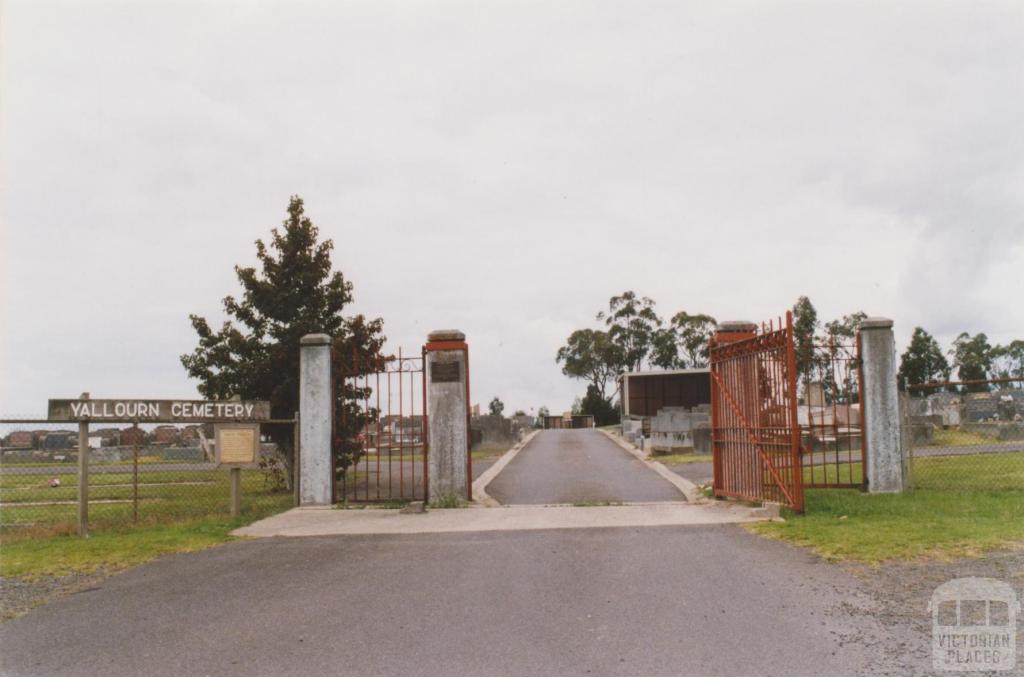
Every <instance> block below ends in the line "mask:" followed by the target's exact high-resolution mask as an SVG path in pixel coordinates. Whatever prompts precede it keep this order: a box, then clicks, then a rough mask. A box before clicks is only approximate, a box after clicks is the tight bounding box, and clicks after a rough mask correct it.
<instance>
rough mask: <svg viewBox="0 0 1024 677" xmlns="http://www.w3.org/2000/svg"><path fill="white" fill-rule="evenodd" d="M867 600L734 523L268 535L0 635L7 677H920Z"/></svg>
mask: <svg viewBox="0 0 1024 677" xmlns="http://www.w3.org/2000/svg"><path fill="white" fill-rule="evenodd" d="M579 509H580V510H589V509H593V508H579ZM494 510H500V508H494ZM869 606H870V601H869V599H868V598H867V597H866V596H865V595H864V593H863V592H862V591H861V590H860V589H859V587H858V583H857V581H856V580H855V579H853V578H852V577H850V576H849V575H848V574H846V573H845V572H844V570H842V569H840V568H838V567H835V566H833V565H830V564H827V563H825V562H823V561H820V560H818V559H817V558H814V557H812V556H810V555H808V554H807V553H806V552H803V551H800V550H798V549H795V548H791V547H789V546H786V545H784V544H781V543H777V542H774V541H768V540H764V539H760V538H758V537H756V536H753V535H751V534H747V533H746V532H744V531H743V530H742V529H741V528H739V527H736V526H714V527H647V528H612V529H604V528H600V529H572V530H550V531H513V532H500V533H498V532H481V533H470V534H422V535H420V534H417V535H403V536H334V537H310V538H276V539H260V540H255V541H239V542H235V543H231V544H228V545H225V546H222V547H218V548H214V549H211V550H206V551H203V552H199V553H191V554H185V555H176V556H172V557H167V558H164V559H161V560H158V561H156V562H153V563H151V564H149V565H145V566H142V567H139V568H136V569H133V570H131V571H128V572H126V573H123V574H120V575H117V576H114V577H112V578H110V579H107V580H106V581H104V582H102V583H101V584H100V585H99V587H98V588H96V589H93V590H91V591H84V592H81V593H78V594H75V595H71V596H69V597H65V598H63V599H60V600H58V601H56V602H53V603H51V604H49V605H47V606H44V607H41V608H39V609H36V610H34V611H32V612H30V613H29V614H27V615H25V616H22V617H21V618H17V619H14V620H11V621H7V622H5V623H3V624H0V647H2V652H0V673H2V674H4V675H47V676H52V677H58V676H61V675H80V676H84V677H87V676H90V675H98V676H102V677H109V676H110V675H147V677H159V676H162V675H278V676H288V675H301V676H303V677H305V676H308V675H410V676H415V675H430V676H434V675H474V676H480V677H487V676H489V675H501V676H503V677H504V676H515V675H558V676H561V675H588V674H589V675H644V676H647V677H657V676H660V675H702V676H708V677H710V676H714V675H787V676H799V675H815V676H817V675H823V674H825V675H829V674H832V675H851V674H872V673H881V672H882V671H885V670H888V671H889V672H890V674H908V673H909V672H910V670H909V669H908V664H907V661H909V660H910V659H909V658H907V657H906V656H904V655H903V654H905V653H906V652H908V651H911V650H915V647H916V648H917V649H916V650H919V647H927V646H928V645H927V638H926V637H922V636H917V635H910V634H908V633H910V632H911V631H910V630H909V629H905V628H902V627H899V626H897V627H883V626H880V625H879V624H878V622H877V621H875V620H874V619H873V618H872V616H871V615H870V613H869ZM922 613H924V612H922ZM901 644H902V646H901ZM908 647H909V648H908ZM890 652H895V653H890ZM901 652H902V653H901ZM914 660H919V659H914Z"/></svg>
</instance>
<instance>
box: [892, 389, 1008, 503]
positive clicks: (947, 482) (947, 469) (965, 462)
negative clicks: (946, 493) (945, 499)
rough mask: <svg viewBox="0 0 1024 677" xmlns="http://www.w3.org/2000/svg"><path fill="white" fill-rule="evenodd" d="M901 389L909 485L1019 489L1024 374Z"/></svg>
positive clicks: (967, 489)
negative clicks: (905, 397)
mask: <svg viewBox="0 0 1024 677" xmlns="http://www.w3.org/2000/svg"><path fill="white" fill-rule="evenodd" d="M907 390H908V394H909V401H908V406H907V408H906V410H907V416H906V420H905V421H904V427H905V430H906V434H907V437H908V441H909V445H910V454H909V466H910V467H909V471H910V483H911V486H912V487H914V488H915V489H936V490H961V491H971V490H979V491H986V490H992V491H1005V490H1011V491H1012V490H1017V491H1024V378H1003V379H991V380H984V381H967V382H959V381H949V382H944V383H930V384H926V385H912V386H908V388H907Z"/></svg>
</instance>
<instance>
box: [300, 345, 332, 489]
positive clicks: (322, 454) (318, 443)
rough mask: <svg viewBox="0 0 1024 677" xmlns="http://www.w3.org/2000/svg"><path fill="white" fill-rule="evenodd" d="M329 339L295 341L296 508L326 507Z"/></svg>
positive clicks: (329, 472)
mask: <svg viewBox="0 0 1024 677" xmlns="http://www.w3.org/2000/svg"><path fill="white" fill-rule="evenodd" d="M332 395H333V394H332V393H331V337H330V336H328V335H327V334H306V335H305V336H303V337H302V338H301V339H300V341H299V417H300V418H299V505H300V506H310V505H330V503H331V482H332V481H333V477H332V474H333V468H334V464H333V462H332V460H331V427H332V425H331V424H332V422H333V418H334V409H333V407H332V406H331V402H332V399H333V398H332Z"/></svg>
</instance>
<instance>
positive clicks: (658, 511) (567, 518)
mask: <svg viewBox="0 0 1024 677" xmlns="http://www.w3.org/2000/svg"><path fill="white" fill-rule="evenodd" d="M766 519H768V516H766V515H764V514H762V513H760V512H759V511H757V510H751V508H749V507H746V506H742V505H739V504H735V503H709V504H705V505H690V504H687V503H645V504H633V505H614V506H594V507H574V506H545V505H515V506H507V507H501V508H485V507H480V506H472V507H469V508H464V509H459V508H450V509H437V508H432V509H430V510H428V511H427V512H425V513H420V514H402V513H400V512H399V511H398V510H386V509H363V510H343V509H334V508H326V507H316V508H293V509H291V510H289V511H287V512H284V513H281V514H279V515H274V516H273V517H268V518H267V519H263V520H260V521H259V522H255V523H253V524H250V525H249V526H247V527H242V528H241V529H236V530H235V531H233V532H232V534H233V535H235V536H248V537H255V538H269V537H273V536H331V535H342V534H429V533H450V532H468V531H523V530H527V531H529V530H537V529H590V528H601V527H654V526H687V525H700V524H737V523H741V522H762V521H765V520H766Z"/></svg>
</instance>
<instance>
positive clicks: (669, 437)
mask: <svg viewBox="0 0 1024 677" xmlns="http://www.w3.org/2000/svg"><path fill="white" fill-rule="evenodd" d="M710 420H711V417H710V416H709V415H708V414H706V413H703V412H697V411H691V410H689V409H687V408H686V407H663V408H662V409H659V410H658V413H657V414H655V415H654V417H653V418H652V419H651V450H652V451H653V452H654V453H669V454H670V453H680V452H690V453H693V452H694V447H695V444H694V439H693V429H694V427H695V426H696V425H697V424H700V423H709V422H710Z"/></svg>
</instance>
